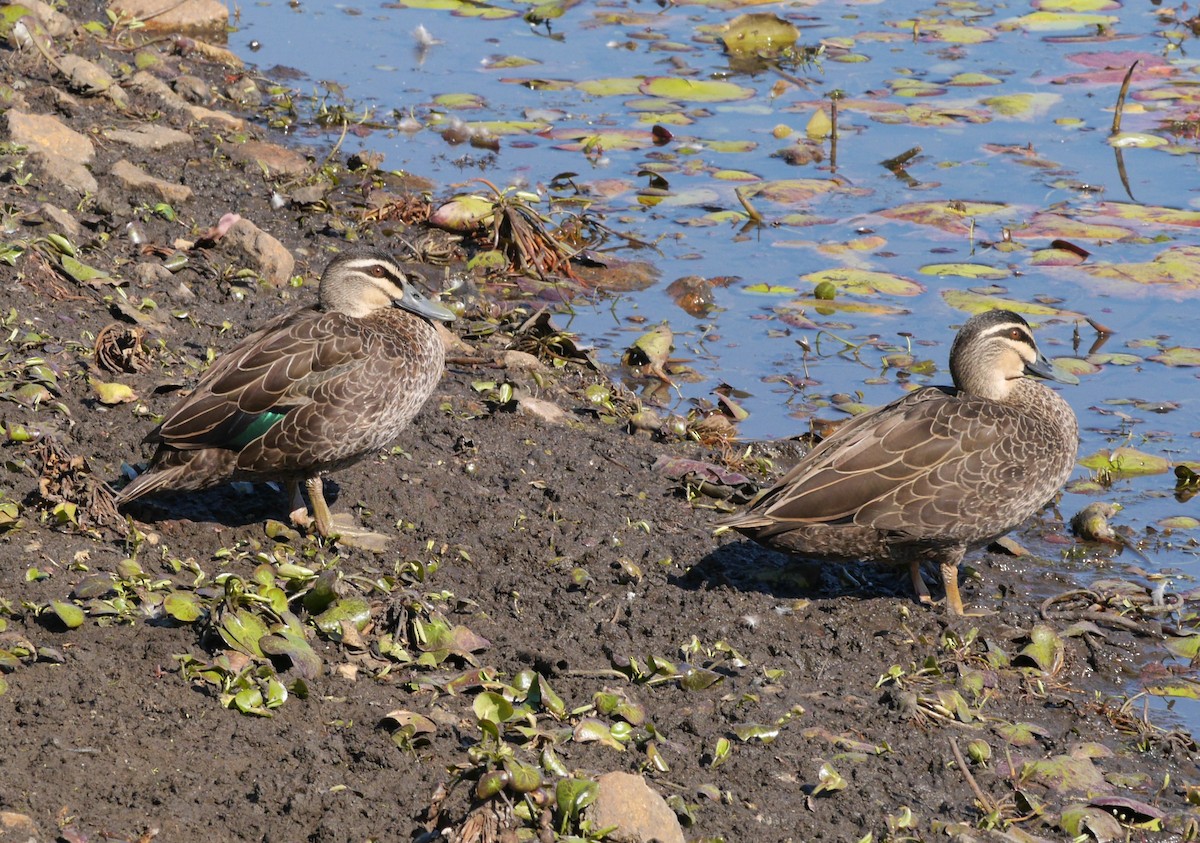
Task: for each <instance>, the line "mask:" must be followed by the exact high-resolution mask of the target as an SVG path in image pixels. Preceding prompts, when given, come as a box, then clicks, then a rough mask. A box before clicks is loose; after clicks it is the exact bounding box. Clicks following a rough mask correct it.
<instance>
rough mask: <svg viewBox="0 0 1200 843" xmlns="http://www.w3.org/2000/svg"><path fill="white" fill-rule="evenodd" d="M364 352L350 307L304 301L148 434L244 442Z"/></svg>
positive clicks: (176, 443) (171, 441) (181, 443)
mask: <svg viewBox="0 0 1200 843" xmlns="http://www.w3.org/2000/svg"><path fill="white" fill-rule="evenodd" d="M363 356H364V343H363V339H362V336H361V333H360V332H359V331H358V330H357V329H356V327H355V326H354V324H353V322H352V320H350V318H349V317H347V316H345V315H344V314H341V313H337V312H333V313H322V312H320V311H318V310H317V309H316V308H306V309H304V310H300V311H297V312H295V313H291V314H288V315H286V316H283V317H280V318H279V319H277V320H275V321H274V322H270V323H268V324H267V325H264V326H263V327H262V328H260V329H259V330H258V331H255V332H254V333H253V334H251V335H250V336H248V337H246V339H245V340H243V341H242V342H241V343H239V344H238V345H237V346H235V347H234V348H233V349H231V350H230V351H228V352H227V353H226V354H224V355H222V357H221V358H220V359H219V360H217V362H216V363H214V364H213V366H212V367H211V368H210V369H209V370H208V372H207V373H206V374H205V375H204V377H203V378H202V379H201V380H200V383H199V384H197V385H196V388H195V389H194V390H193V391H192V393H191V395H189V396H188V397H187V398H185V399H183V400H182V401H180V402H179V403H178V404H177V405H175V407H174V408H173V409H172V410H171V411H170V412H169V413H168V414H167V416H166V417H165V418H164V419H163V421H162V424H160V425H159V426H158V427H157V428H155V429H154V430H153V431H151V433H150V434H149V436H147V437H146V438H147V441H150V442H157V443H160V444H162V445H166V446H168V447H170V448H175V449H178V450H195V449H202V448H226V449H231V450H238V449H241V448H243V447H245V446H246V445H247V444H248V443H249V442H251V441H253V440H254V439H256V438H258V437H260V436H262V435H263V434H264V433H266V432H267V431H268V430H270V428H271V427H273V426H274V425H275V424H277V423H278V422H279V421H280V420H281V419H282V418H283V417H284V416H285V415H286V414H287V413H288V412H289V411H291V410H293V409H295V408H297V407H301V406H305V405H307V404H309V403H311V401H312V398H311V394H310V393H311V392H312V390H313V389H315V388H316V386H317V385H319V384H320V383H322V382H324V381H326V380H328V379H329V378H330V377H333V376H335V375H336V374H337V373H338V372H340V371H344V370H345V369H346V368H348V367H353V366H354V365H355V364H356V363H357V362H359V361H361V359H362V358H363Z"/></svg>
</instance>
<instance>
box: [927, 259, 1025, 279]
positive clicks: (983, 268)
mask: <svg viewBox="0 0 1200 843" xmlns="http://www.w3.org/2000/svg"><path fill="white" fill-rule="evenodd" d="M920 271H921V274H922V275H937V276H947V275H953V276H956V277H959V278H978V279H983V280H985V281H1000V280H1002V279H1005V278H1008V277H1009V276H1010V275H1012V273H1011V272H1009V271H1008V270H1007V269H1001V268H1000V267H997V266H988V265H987V264H982V263H929V264H926V265H925V266H923V267H921V270H920Z"/></svg>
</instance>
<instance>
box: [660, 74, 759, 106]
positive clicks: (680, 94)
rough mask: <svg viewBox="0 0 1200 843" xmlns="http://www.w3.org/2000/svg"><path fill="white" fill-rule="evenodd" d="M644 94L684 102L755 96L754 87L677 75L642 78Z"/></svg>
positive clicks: (716, 100)
mask: <svg viewBox="0 0 1200 843" xmlns="http://www.w3.org/2000/svg"><path fill="white" fill-rule="evenodd" d="M638 90H639V91H641V92H642V93H643V94H649V95H650V96H652V97H662V98H664V99H671V100H682V101H683V102H738V101H740V100H748V99H750V98H751V97H753V96H754V89H753V88H747V87H744V86H742V85H736V84H734V83H733V82H725V81H722V80H720V79H681V78H678V77H675V76H651V77H649V78H647V79H644V80H642V83H641V84H640V85H639V86H638Z"/></svg>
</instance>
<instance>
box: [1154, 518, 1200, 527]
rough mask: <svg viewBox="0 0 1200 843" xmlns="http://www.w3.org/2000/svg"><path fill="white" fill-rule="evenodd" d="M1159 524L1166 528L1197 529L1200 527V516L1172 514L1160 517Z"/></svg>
mask: <svg viewBox="0 0 1200 843" xmlns="http://www.w3.org/2000/svg"><path fill="white" fill-rule="evenodd" d="M1158 526H1159V527H1162V528H1163V529H1164V530H1195V529H1196V528H1197V527H1200V518H1193V517H1192V516H1190V515H1172V516H1169V517H1167V518H1162V519H1159V522H1158Z"/></svg>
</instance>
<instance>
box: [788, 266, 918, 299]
mask: <svg viewBox="0 0 1200 843" xmlns="http://www.w3.org/2000/svg"><path fill="white" fill-rule="evenodd" d="M801 278H802V279H803V280H804V281H808V282H810V283H812V284H821V283H823V282H829V283H830V284H833V285H834V286H835V287H837V288H838V289H839V290H842V291H844V292H847V293H858V294H859V295H868V296H874V295H880V294H883V295H889V296H916V295H920V294H921V293H923V292H925V288H924V287H923V286H922V285H921V284H918V283H917V282H916V281H912V280H910V279H908V278H905V277H903V276H901V275H893V274H892V273H890V272H873V271H871V270H867V269H850V268H846V267H841V268H837V269H823V270H820V271H818V272H810V273H809V274H807V275H802V276H801Z"/></svg>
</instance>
